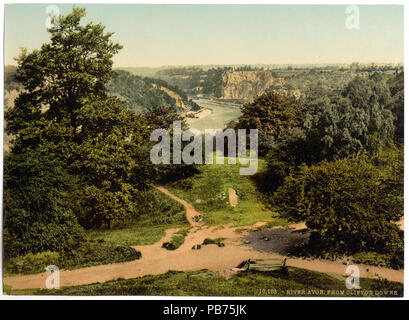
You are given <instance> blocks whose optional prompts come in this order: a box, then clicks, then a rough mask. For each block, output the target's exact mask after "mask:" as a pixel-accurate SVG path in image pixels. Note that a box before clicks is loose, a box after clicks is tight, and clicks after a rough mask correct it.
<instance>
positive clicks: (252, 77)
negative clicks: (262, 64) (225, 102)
mask: <svg viewBox="0 0 409 320" xmlns="http://www.w3.org/2000/svg"><path fill="white" fill-rule="evenodd" d="M282 83H284V79H282V78H274V77H273V75H272V74H271V71H270V70H257V71H228V72H226V73H224V74H223V99H240V100H247V101H249V100H253V99H254V98H255V97H257V96H259V95H260V94H262V93H263V92H264V91H265V90H266V89H268V88H269V87H270V86H271V85H273V84H282Z"/></svg>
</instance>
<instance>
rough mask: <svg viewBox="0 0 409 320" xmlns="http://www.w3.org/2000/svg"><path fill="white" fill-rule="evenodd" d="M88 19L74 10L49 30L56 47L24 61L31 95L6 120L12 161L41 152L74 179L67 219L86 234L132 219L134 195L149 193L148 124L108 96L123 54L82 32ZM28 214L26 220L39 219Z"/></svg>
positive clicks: (22, 74)
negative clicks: (142, 155)
mask: <svg viewBox="0 0 409 320" xmlns="http://www.w3.org/2000/svg"><path fill="white" fill-rule="evenodd" d="M84 16H85V10H84V9H79V8H74V9H73V12H72V13H70V14H68V15H67V16H62V17H59V26H58V27H53V28H51V29H49V30H48V31H49V32H50V34H51V41H50V43H46V44H44V45H42V47H41V49H40V50H34V51H33V52H31V53H27V51H26V50H25V51H23V52H22V54H21V55H20V56H19V58H18V69H17V76H16V78H17V80H19V81H20V82H21V83H22V85H23V86H24V89H25V90H24V91H23V92H22V93H20V95H19V97H18V98H17V99H16V105H15V107H14V108H11V109H9V110H8V111H7V113H6V120H7V132H8V133H10V134H13V135H15V137H16V138H15V141H14V143H13V147H12V154H13V155H14V156H17V155H19V156H22V157H26V158H27V159H28V158H29V157H30V156H31V154H32V151H33V150H37V149H39V150H41V152H44V154H47V155H48V156H49V157H50V159H53V160H54V159H56V161H57V160H58V161H60V166H61V168H63V169H64V171H65V172H66V173H67V174H68V175H70V179H69V180H71V181H72V188H71V190H70V199H69V202H68V203H69V206H68V208H67V210H65V212H67V213H62V214H61V216H64V214H65V215H67V214H69V213H70V212H71V211H73V212H75V214H76V215H77V217H78V220H79V221H80V222H81V224H82V225H83V226H85V227H86V228H90V227H101V226H103V225H106V226H107V227H108V228H109V227H111V225H112V224H120V223H123V222H124V220H125V219H126V218H127V217H128V216H129V215H130V214H131V213H133V211H134V209H135V208H134V198H135V194H136V193H137V191H138V190H139V189H143V188H146V187H147V183H146V181H145V180H144V179H146V178H147V176H146V175H142V176H138V174H139V173H140V172H143V171H144V170H143V169H142V168H140V166H139V165H138V164H137V163H136V161H135V159H134V153H135V152H136V151H137V150H139V149H138V146H140V145H141V143H142V141H143V140H144V139H145V138H146V137H147V135H148V132H147V129H146V124H145V122H144V119H142V118H141V117H138V116H136V115H134V114H133V113H132V112H130V111H128V110H126V109H125V107H124V105H123V103H122V102H121V101H119V100H118V99H116V98H114V97H109V96H107V94H106V92H105V90H106V89H105V86H106V84H107V83H108V82H109V80H110V79H111V78H112V77H113V75H114V72H113V71H112V57H113V55H114V54H116V53H117V52H118V51H119V50H120V49H121V46H120V45H118V44H115V43H113V42H112V41H111V40H110V38H111V36H112V33H104V27H103V26H102V25H100V24H93V23H88V24H86V25H85V26H83V25H82V24H81V19H82V18H83V17H84ZM56 181H58V179H56ZM18 187H20V186H18ZM45 191H46V190H42V189H38V190H37V192H38V195H39V196H40V197H47V195H43V192H45ZM57 193H58V192H57ZM22 206H23V207H21V209H23V210H25V212H28V215H36V214H38V212H37V211H36V210H37V209H34V208H30V209H28V208H27V207H26V204H25V203H22ZM10 219H12V218H10ZM60 222H61V223H60V227H59V228H64V225H65V224H66V223H65V222H64V221H60ZM45 223H46V224H47V225H48V224H49V222H48V221H47V222H45ZM49 227H51V225H49ZM57 229H58V228H57ZM34 230H35V229H33V231H34ZM8 232H9V234H10V237H11V238H15V237H17V238H22V237H23V232H20V233H16V230H14V229H9V230H8ZM48 234H53V233H52V232H48ZM68 234H69V233H68ZM39 249H44V248H39ZM48 249H50V250H53V248H51V247H49V248H48ZM27 250H28V248H27Z"/></svg>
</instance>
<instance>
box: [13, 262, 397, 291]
mask: <svg viewBox="0 0 409 320" xmlns="http://www.w3.org/2000/svg"><path fill="white" fill-rule="evenodd" d="M360 285H361V292H360V293H359V292H357V291H352V290H347V289H346V288H345V281H344V279H338V278H335V277H332V276H330V275H328V274H324V273H320V272H315V271H309V270H305V269H299V268H289V270H288V273H285V272H280V271H277V272H270V273H253V272H242V273H239V274H237V275H235V276H233V277H232V278H230V279H225V278H222V277H219V276H216V275H215V274H212V273H211V272H208V271H204V270H202V271H196V272H186V273H185V272H172V271H169V272H168V273H165V274H162V275H157V276H145V277H141V278H135V279H129V280H122V279H119V280H113V281H108V282H105V283H96V284H90V285H82V286H76V287H64V288H61V289H59V290H52V291H50V290H46V289H43V290H38V289H36V290H10V288H6V293H7V294H14V295H23V294H25V295H27V294H30V295H88V296H92V295H165V296H168V295H169V296H297V295H300V296H357V295H358V296H388V295H392V296H395V297H396V296H402V294H403V285H402V284H400V283H396V282H388V281H384V280H373V279H361V283H360ZM288 290H291V291H288ZM294 290H301V291H298V292H297V291H294ZM371 291H372V292H371ZM375 291H381V293H380V294H379V293H375ZM385 291H392V294H390V293H389V294H388V293H385ZM394 291H395V292H394Z"/></svg>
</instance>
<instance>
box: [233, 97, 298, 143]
mask: <svg viewBox="0 0 409 320" xmlns="http://www.w3.org/2000/svg"><path fill="white" fill-rule="evenodd" d="M241 111H242V115H241V116H240V118H239V124H238V128H243V129H258V132H259V134H261V135H269V136H272V137H273V138H278V137H279V136H280V135H281V134H282V133H283V132H285V131H286V130H288V129H289V128H291V127H293V126H294V125H295V124H296V120H295V115H294V112H293V109H292V105H291V103H290V100H289V99H288V98H286V97H284V96H281V95H279V94H276V93H275V92H267V93H264V94H262V95H261V96H259V97H257V98H256V99H255V100H254V101H253V102H251V103H248V104H245V105H243V106H242V108H241Z"/></svg>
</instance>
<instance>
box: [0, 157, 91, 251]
mask: <svg viewBox="0 0 409 320" xmlns="http://www.w3.org/2000/svg"><path fill="white" fill-rule="evenodd" d="M72 185H73V182H72V177H70V176H69V175H68V173H67V171H66V170H65V169H64V168H63V166H62V164H61V163H60V161H59V160H58V159H51V158H50V156H49V155H48V153H47V152H46V151H45V152H44V151H43V150H39V149H37V150H32V151H31V152H25V153H22V154H15V153H11V154H7V155H6V156H5V158H4V199H3V205H4V227H5V233H4V249H5V256H6V257H10V256H17V255H22V254H25V253H27V252H32V253H37V252H41V251H45V250H51V251H63V250H71V249H73V248H75V247H77V246H79V245H80V243H81V242H82V241H83V240H84V239H83V238H84V235H83V232H82V228H81V227H80V225H79V224H78V222H77V219H76V217H75V215H74V213H73V211H72V210H71V207H70V201H69V193H70V192H71V191H72V190H71V188H72Z"/></svg>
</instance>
